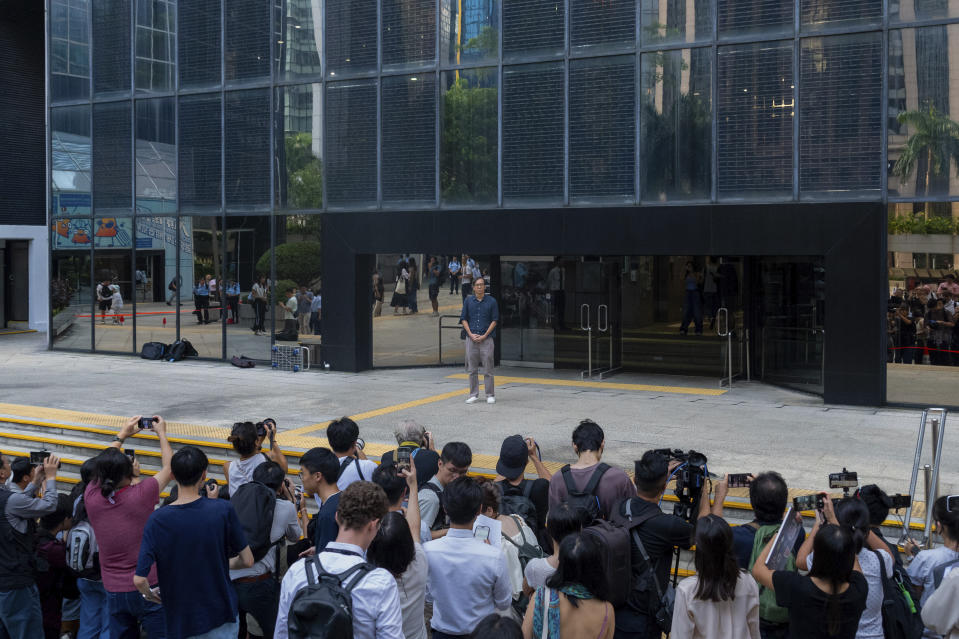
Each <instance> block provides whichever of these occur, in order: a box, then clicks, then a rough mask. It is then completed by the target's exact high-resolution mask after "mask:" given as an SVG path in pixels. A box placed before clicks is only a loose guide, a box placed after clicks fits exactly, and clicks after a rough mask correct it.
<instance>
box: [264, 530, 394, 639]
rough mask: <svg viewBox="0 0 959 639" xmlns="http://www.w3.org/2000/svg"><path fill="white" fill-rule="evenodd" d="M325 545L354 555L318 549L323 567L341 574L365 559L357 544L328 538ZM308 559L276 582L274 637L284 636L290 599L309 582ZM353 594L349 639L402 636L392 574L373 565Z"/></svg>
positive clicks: (286, 632)
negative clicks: (277, 589)
mask: <svg viewBox="0 0 959 639" xmlns="http://www.w3.org/2000/svg"><path fill="white" fill-rule="evenodd" d="M327 548H338V549H340V550H348V551H352V552H355V553H358V555H341V554H339V553H334V552H321V553H320V554H319V555H318V557H319V560H320V564H321V565H322V566H323V569H324V570H327V571H328V572H332V573H336V574H339V573H342V572H344V571H346V570H349V569H350V568H352V567H353V566H355V565H356V564H358V563H360V562H362V561H366V553H365V552H363V549H362V548H360V547H359V546H354V545H352V544H344V543H340V542H337V541H331V542H330V543H329V544H328V545H327ZM307 561H313V559H312V558H309V557H308V558H306V559H301V560H299V561H297V562H296V563H295V564H293V565H292V566H290V569H289V571H287V573H286V576H285V577H283V583H282V584H280V608H279V612H278V614H277V616H276V631H275V633H274V635H273V638H274V639H288V637H289V616H290V606H291V605H292V604H293V598H294V597H295V596H296V593H297V592H299V591H300V590H301V589H302V588H305V587H306V586H307V584H309V581H308V580H307V577H306V562H307ZM351 594H352V597H353V639H404V637H403V616H402V614H401V612H400V598H399V594H398V592H397V589H396V580H394V579H393V575H391V574H390V573H388V572H387V571H385V570H383V569H382V568H377V569H375V570H373V571H372V572H370V573H368V574H367V575H366V576H364V577H363V579H362V580H361V581H360V582H359V583H358V584H356V587H355V588H353V591H352V593H351Z"/></svg>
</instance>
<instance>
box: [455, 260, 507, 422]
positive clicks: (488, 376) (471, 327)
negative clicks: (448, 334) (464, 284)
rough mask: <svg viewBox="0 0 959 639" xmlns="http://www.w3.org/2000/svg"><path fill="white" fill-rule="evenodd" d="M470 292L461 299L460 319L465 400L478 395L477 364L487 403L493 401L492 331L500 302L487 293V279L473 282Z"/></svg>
mask: <svg viewBox="0 0 959 639" xmlns="http://www.w3.org/2000/svg"><path fill="white" fill-rule="evenodd" d="M472 289H473V294H472V295H470V296H469V297H467V298H466V300H465V301H464V302H463V311H462V313H460V323H461V324H462V325H463V330H465V331H466V372H467V373H468V374H469V381H470V396H469V397H468V398H467V399H466V403H467V404H473V403H475V402H476V401H477V400H478V399H479V373H478V370H479V367H480V365H481V364H482V366H483V385H484V390H485V392H486V403H487V404H495V403H496V398H495V397H494V394H493V348H494V345H493V331H495V330H496V325H497V324H498V323H499V305H498V304H497V303H496V300H495V299H493V297H492V296H491V295H487V294H486V280H484V279H483V278H482V277H478V278H476V279H475V280H474V281H473V282H472Z"/></svg>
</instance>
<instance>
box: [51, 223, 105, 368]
mask: <svg viewBox="0 0 959 639" xmlns="http://www.w3.org/2000/svg"><path fill="white" fill-rule="evenodd" d="M64 224H65V225H66V227H64V226H63V225H64ZM90 224H91V220H89V219H87V220H76V221H71V220H58V221H56V222H54V226H53V232H52V234H51V236H50V247H51V248H52V249H53V257H52V260H51V269H52V270H51V272H50V312H51V314H52V315H53V321H52V323H51V326H50V335H51V341H52V343H53V348H55V349H56V348H68V349H82V350H90V349H91V348H92V347H93V319H94V309H95V306H94V303H95V299H94V298H95V297H96V293H95V291H94V287H93V286H91V285H90V266H91V264H92V262H91V259H92V256H93V253H92V250H91V249H92V244H91V243H90ZM61 228H67V229H69V230H70V231H71V233H70V234H64V233H61V232H60V231H61ZM81 230H82V231H83V237H85V238H86V240H87V242H86V244H77V243H75V242H73V241H72V237H73V234H74V232H77V231H81Z"/></svg>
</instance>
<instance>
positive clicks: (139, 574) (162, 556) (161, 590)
mask: <svg viewBox="0 0 959 639" xmlns="http://www.w3.org/2000/svg"><path fill="white" fill-rule="evenodd" d="M207 465H208V461H207V458H206V455H205V454H204V453H203V451H201V450H200V449H199V448H196V447H195V446H185V447H183V448H181V449H180V450H178V451H177V452H176V454H174V455H173V459H172V460H171V462H170V467H171V470H172V472H173V478H174V479H175V480H176V481H177V483H178V484H179V493H178V498H177V500H176V501H175V502H173V503H172V504H170V505H169V506H165V507H163V508H161V509H159V510H157V511H156V512H154V513H153V514H152V515H150V519H149V520H148V521H147V525H146V527H145V528H144V529H143V540H142V541H141V543H140V557H139V559H138V560H137V568H136V573H135V575H134V577H133V584H134V585H135V586H136V588H137V590H139V591H140V593H141V594H142V595H143V597H144V598H145V599H146V600H147V601H152V602H153V603H157V604H159V603H162V604H163V612H164V614H165V615H166V623H167V636H168V637H169V638H170V639H186V638H188V637H195V636H198V635H202V636H203V637H204V638H209V639H228V638H229V637H236V636H237V632H238V630H239V623H238V620H237V612H238V610H237V596H236V590H234V588H233V584H232V583H231V582H230V572H229V571H230V570H231V569H232V570H240V569H243V568H250V567H251V566H253V552H252V551H251V550H250V547H249V545H247V541H246V535H245V534H244V532H243V527H242V525H241V524H240V520H239V519H238V518H237V516H236V511H234V510H233V506H231V505H230V503H229V502H228V501H224V500H222V499H216V497H217V496H218V493H219V488H217V489H205V488H204V483H205V481H206V469H207ZM201 490H207V496H208V497H210V499H204V498H201V497H200V491H201ZM153 564H156V567H157V577H158V580H159V587H158V588H155V589H151V588H150V582H149V581H148V579H147V575H149V574H150V568H151V567H152V566H153Z"/></svg>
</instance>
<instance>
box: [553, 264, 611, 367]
mask: <svg viewBox="0 0 959 639" xmlns="http://www.w3.org/2000/svg"><path fill="white" fill-rule="evenodd" d="M623 264H624V259H623V258H610V257H579V258H562V259H559V260H557V261H556V262H555V263H554V265H553V267H552V269H551V272H552V277H551V286H552V287H555V286H557V284H561V288H559V289H554V290H553V291H552V292H551V296H550V298H551V302H552V309H553V316H554V320H553V321H554V326H555V331H554V333H553V338H554V349H555V357H554V361H555V363H556V366H557V367H565V368H578V369H579V370H581V371H584V372H589V373H590V374H595V375H605V374H608V373H611V372H615V371H617V370H619V369H620V368H621V366H622V354H623V343H622V336H623V332H622V304H621V294H622V291H621V282H622V271H623Z"/></svg>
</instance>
